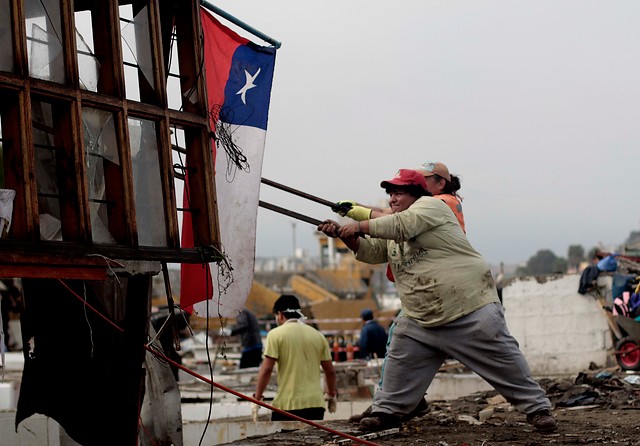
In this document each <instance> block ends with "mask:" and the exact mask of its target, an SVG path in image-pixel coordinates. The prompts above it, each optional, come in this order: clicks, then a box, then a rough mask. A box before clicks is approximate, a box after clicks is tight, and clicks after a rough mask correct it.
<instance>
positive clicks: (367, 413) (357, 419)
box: [349, 406, 373, 424]
mask: <svg viewBox="0 0 640 446" xmlns="http://www.w3.org/2000/svg"><path fill="white" fill-rule="evenodd" d="M372 410H373V406H369V407H367V408H366V409H365V410H364V412H362V413H357V414H355V415H351V416H350V417H349V423H353V424H360V421H362V419H363V418H367V417H368V416H371V411H372Z"/></svg>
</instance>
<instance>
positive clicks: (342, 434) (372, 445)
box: [58, 279, 380, 446]
mask: <svg viewBox="0 0 640 446" xmlns="http://www.w3.org/2000/svg"><path fill="white" fill-rule="evenodd" d="M58 281H59V282H60V283H61V284H62V286H64V287H65V288H66V289H67V290H68V291H69V292H70V293H71V294H72V295H73V296H75V297H76V298H77V299H79V300H80V301H81V302H82V303H83V304H84V305H86V307H87V308H89V309H90V310H91V311H93V312H94V313H95V314H97V315H98V316H99V317H101V318H102V319H104V320H105V321H106V322H107V323H108V324H109V325H111V326H112V327H113V328H115V329H116V330H118V331H119V332H121V333H124V329H123V328H121V327H120V326H119V325H118V324H116V323H115V322H113V321H112V320H111V319H109V318H108V317H106V316H105V315H103V314H102V313H100V311H98V310H97V309H96V308H94V307H93V306H92V305H90V304H89V303H87V302H86V301H85V300H84V299H82V297H81V296H79V295H78V294H77V293H76V292H75V291H73V290H72V289H71V288H70V287H69V286H68V285H67V284H66V283H64V282H63V281H62V279H58ZM143 347H144V349H145V350H146V351H148V352H149V353H151V354H152V355H154V356H155V357H157V358H158V359H161V360H163V361H166V362H168V363H169V364H172V365H173V366H175V367H177V368H179V369H180V370H182V371H183V372H185V373H188V374H189V375H191V376H193V377H195V378H197V379H199V380H200V381H203V382H205V383H207V384H209V385H211V386H213V387H215V388H217V389H219V390H222V391H224V392H227V393H230V394H232V395H234V396H236V397H238V398H242V399H243V400H246V401H249V402H251V403H253V404H257V405H258V406H262V407H264V408H266V409H269V410H271V411H273V412H277V413H279V414H281V415H284V416H287V417H289V418H293V419H294V420H296V421H300V422H302V423H305V424H308V425H310V426H312V427H315V428H317V429H322V430H324V431H327V432H329V433H331V434H334V435H338V436H340V437H343V438H348V439H349V440H352V441H355V442H356V443H360V444H364V445H368V446H380V445H379V444H378V443H373V442H370V441H367V440H364V439H362V438H358V437H355V436H353V435H349V434H347V433H345V432H340V431H338V430H335V429H331V428H330V427H327V426H323V425H321V424H318V423H315V422H313V421H311V420H307V419H305V418H302V417H299V416H297V415H294V414H292V413H289V412H287V411H284V410H282V409H278V408H277V407H273V406H271V405H269V404H267V403H265V402H263V401H258V400H257V399H255V398H253V397H250V396H249V395H245V394H243V393H240V392H238V391H235V390H233V389H231V388H229V387H226V386H223V385H222V384H219V383H217V382H215V381H213V380H211V379H209V378H207V377H205V376H202V375H200V374H198V373H196V372H194V371H193V370H191V369H189V368H187V367H185V366H183V365H182V364H178V363H177V362H175V361H173V360H172V359H171V358H168V357H167V356H165V355H164V354H163V353H161V352H159V351H157V350H155V349H153V348H152V347H151V346H149V345H143Z"/></svg>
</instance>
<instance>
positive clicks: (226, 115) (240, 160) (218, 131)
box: [209, 105, 251, 182]
mask: <svg viewBox="0 0 640 446" xmlns="http://www.w3.org/2000/svg"><path fill="white" fill-rule="evenodd" d="M209 117H210V119H211V121H212V122H213V123H214V131H213V132H212V133H211V137H212V138H213V140H214V142H215V143H216V148H217V149H220V148H222V149H223V150H224V153H225V154H226V157H227V171H226V172H225V177H226V179H227V181H229V182H231V181H233V179H234V178H235V175H236V173H237V171H238V169H240V170H243V171H245V172H247V173H248V172H250V171H251V168H250V166H249V161H248V159H247V157H246V155H245V154H244V153H243V152H242V148H241V147H240V146H238V145H237V144H236V143H235V141H234V140H233V132H234V129H233V128H232V125H231V124H229V122H233V108H231V107H224V106H222V105H214V106H213V107H211V110H210V111H209Z"/></svg>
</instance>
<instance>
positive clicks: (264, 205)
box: [258, 200, 323, 226]
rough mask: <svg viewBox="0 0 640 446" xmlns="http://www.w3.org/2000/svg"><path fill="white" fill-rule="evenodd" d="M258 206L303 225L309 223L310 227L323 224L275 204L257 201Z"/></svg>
mask: <svg viewBox="0 0 640 446" xmlns="http://www.w3.org/2000/svg"><path fill="white" fill-rule="evenodd" d="M258 206H260V207H261V208H265V209H269V210H270V211H274V212H277V213H278V214H282V215H287V216H289V217H293V218H295V219H297V220H300V221H304V222H305V223H311V224H312V225H315V226H318V225H321V224H322V223H323V222H322V220H318V219H315V218H312V217H307V216H306V215H303V214H299V213H297V212H294V211H290V210H289V209H285V208H282V207H280V206H276V205H275V204H271V203H267V202H266V201H262V200H259V201H258Z"/></svg>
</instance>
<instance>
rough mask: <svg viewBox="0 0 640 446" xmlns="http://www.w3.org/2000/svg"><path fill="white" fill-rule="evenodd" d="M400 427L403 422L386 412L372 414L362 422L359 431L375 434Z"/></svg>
mask: <svg viewBox="0 0 640 446" xmlns="http://www.w3.org/2000/svg"><path fill="white" fill-rule="evenodd" d="M400 425H401V421H400V418H398V417H397V416H394V415H391V414H388V413H384V412H372V413H371V415H370V416H368V417H365V418H363V419H362V420H360V423H359V424H358V429H360V430H361V431H365V432H375V431H382V430H385V429H392V428H394V427H400Z"/></svg>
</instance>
